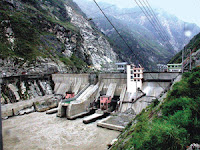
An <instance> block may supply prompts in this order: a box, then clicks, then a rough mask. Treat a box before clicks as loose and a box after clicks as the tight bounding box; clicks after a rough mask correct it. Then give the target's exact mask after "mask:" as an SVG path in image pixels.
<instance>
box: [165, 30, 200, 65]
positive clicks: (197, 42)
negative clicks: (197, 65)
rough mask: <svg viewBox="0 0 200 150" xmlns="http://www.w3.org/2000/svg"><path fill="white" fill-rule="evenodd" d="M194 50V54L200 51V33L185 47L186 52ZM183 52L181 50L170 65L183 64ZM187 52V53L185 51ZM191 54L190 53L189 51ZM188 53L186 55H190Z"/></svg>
mask: <svg viewBox="0 0 200 150" xmlns="http://www.w3.org/2000/svg"><path fill="white" fill-rule="evenodd" d="M188 49H191V50H193V49H194V52H196V51H197V50H199V49H200V33H199V34H197V35H196V36H194V37H193V38H192V39H191V40H190V42H189V43H188V44H187V45H186V46H185V50H188ZM182 51H183V50H181V51H180V52H179V53H177V54H176V55H175V56H174V57H173V58H172V59H171V60H170V61H169V63H181V62H182ZM185 52H186V51H185ZM188 52H189V51H188ZM188 52H187V53H186V55H188Z"/></svg>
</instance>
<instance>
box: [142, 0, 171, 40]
mask: <svg viewBox="0 0 200 150" xmlns="http://www.w3.org/2000/svg"><path fill="white" fill-rule="evenodd" d="M143 3H144V4H145V6H146V7H147V9H148V10H149V12H150V14H151V15H152V17H153V19H154V20H155V23H156V24H157V26H158V28H159V29H160V30H161V31H163V32H164V30H163V29H162V27H161V25H160V24H159V21H158V19H157V17H156V15H155V13H154V11H153V9H152V8H151V6H150V5H149V3H148V1H147V0H146V2H145V0H143ZM163 32H162V33H163ZM163 35H164V36H165V38H166V40H167V39H168V37H167V36H166V35H165V34H163Z"/></svg>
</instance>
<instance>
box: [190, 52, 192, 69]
mask: <svg viewBox="0 0 200 150" xmlns="http://www.w3.org/2000/svg"><path fill="white" fill-rule="evenodd" d="M191 70H192V50H191V49H190V71H191Z"/></svg>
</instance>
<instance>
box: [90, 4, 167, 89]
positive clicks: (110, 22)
mask: <svg viewBox="0 0 200 150" xmlns="http://www.w3.org/2000/svg"><path fill="white" fill-rule="evenodd" d="M93 1H94V2H95V4H96V5H97V6H98V8H99V10H100V11H101V12H102V14H103V15H104V16H105V18H106V19H107V20H108V22H109V23H110V24H111V25H112V27H113V28H114V29H115V31H116V32H117V34H118V35H119V36H120V38H121V39H122V40H123V41H124V43H125V44H126V46H127V47H128V48H129V49H130V50H131V51H132V52H133V55H134V56H135V58H137V57H136V55H135V54H134V51H133V50H132V49H131V48H130V46H129V45H128V43H127V42H126V41H125V39H124V38H123V37H122V35H121V34H120V33H119V31H118V30H117V29H116V28H115V26H114V25H113V24H112V22H111V21H110V20H109V18H108V17H107V16H106V14H105V13H104V12H103V10H102V9H101V7H100V6H99V5H98V3H97V2H96V1H95V0H93ZM149 74H150V73H149ZM150 76H151V77H152V78H153V76H152V75H151V74H150ZM153 79H154V78H153ZM158 85H159V86H160V87H161V88H162V89H163V87H162V86H161V85H160V84H158Z"/></svg>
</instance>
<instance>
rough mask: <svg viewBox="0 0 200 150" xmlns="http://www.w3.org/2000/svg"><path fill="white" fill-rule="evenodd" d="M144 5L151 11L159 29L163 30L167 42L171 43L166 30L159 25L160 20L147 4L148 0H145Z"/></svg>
mask: <svg viewBox="0 0 200 150" xmlns="http://www.w3.org/2000/svg"><path fill="white" fill-rule="evenodd" d="M143 1H144V3H145V0H143ZM146 6H147V7H148V8H150V12H151V13H152V15H153V16H154V18H155V20H156V22H157V24H158V26H159V27H160V29H161V31H163V34H164V35H165V37H166V39H167V41H168V42H169V44H170V45H171V42H170V38H169V36H168V34H167V32H166V30H165V29H164V28H163V26H162V25H161V23H160V21H159V19H158V17H157V16H156V14H155V12H154V10H153V9H152V7H151V6H150V4H149V2H148V0H146ZM171 47H172V48H173V46H172V45H171Z"/></svg>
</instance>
